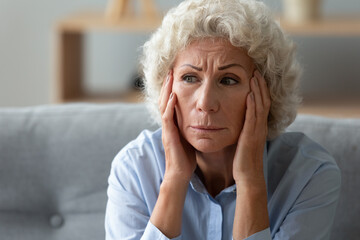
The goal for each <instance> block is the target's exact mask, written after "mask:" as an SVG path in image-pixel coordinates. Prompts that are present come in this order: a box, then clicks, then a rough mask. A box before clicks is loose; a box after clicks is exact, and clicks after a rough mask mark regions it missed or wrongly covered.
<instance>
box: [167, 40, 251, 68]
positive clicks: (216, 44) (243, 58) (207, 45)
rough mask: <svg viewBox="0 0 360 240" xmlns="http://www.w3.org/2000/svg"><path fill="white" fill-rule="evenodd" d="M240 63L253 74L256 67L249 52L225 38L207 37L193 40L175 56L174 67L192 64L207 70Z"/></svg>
mask: <svg viewBox="0 0 360 240" xmlns="http://www.w3.org/2000/svg"><path fill="white" fill-rule="evenodd" d="M233 63H238V64H241V65H242V66H244V67H245V68H246V69H248V71H249V72H248V74H250V75H252V72H253V71H254V69H255V64H254V62H253V60H252V59H251V58H250V57H249V56H248V54H247V52H246V51H245V50H244V49H242V48H238V47H234V46H233V45H232V44H231V43H230V41H228V40H225V39H213V38H205V39H199V40H195V41H193V42H191V43H190V44H189V45H188V46H187V47H186V48H185V49H184V50H182V51H180V52H179V53H178V55H177V57H176V58H175V61H174V67H179V66H178V65H182V64H191V65H194V66H196V67H199V68H203V70H204V71H206V70H207V69H208V68H216V69H217V68H218V67H220V66H223V65H227V64H233Z"/></svg>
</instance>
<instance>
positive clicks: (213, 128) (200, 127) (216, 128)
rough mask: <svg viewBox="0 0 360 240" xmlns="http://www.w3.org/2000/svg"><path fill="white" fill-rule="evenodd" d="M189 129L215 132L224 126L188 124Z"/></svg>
mask: <svg viewBox="0 0 360 240" xmlns="http://www.w3.org/2000/svg"><path fill="white" fill-rule="evenodd" d="M190 127H191V129H193V130H195V131H198V132H216V131H221V130H224V129H225V128H222V127H215V126H190Z"/></svg>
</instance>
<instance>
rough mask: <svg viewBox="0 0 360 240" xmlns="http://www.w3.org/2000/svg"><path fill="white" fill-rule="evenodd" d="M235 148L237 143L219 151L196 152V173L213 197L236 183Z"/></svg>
mask: <svg viewBox="0 0 360 240" xmlns="http://www.w3.org/2000/svg"><path fill="white" fill-rule="evenodd" d="M235 150H236V145H232V146H229V147H227V148H225V149H223V150H221V151H219V152H213V153H203V152H196V162H197V164H198V167H197V169H196V174H197V175H198V176H199V178H200V179H201V181H202V182H203V184H204V185H205V187H206V189H207V191H208V192H209V194H210V195H211V196H213V197H215V196H216V195H217V194H219V193H220V192H221V191H222V190H223V189H225V188H227V187H229V186H231V185H233V184H234V183H235V182H234V178H233V174H232V169H233V159H234V155H235Z"/></svg>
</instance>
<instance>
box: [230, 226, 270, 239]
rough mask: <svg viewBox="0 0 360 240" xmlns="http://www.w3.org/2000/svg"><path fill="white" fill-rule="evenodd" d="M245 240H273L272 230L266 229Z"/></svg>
mask: <svg viewBox="0 0 360 240" xmlns="http://www.w3.org/2000/svg"><path fill="white" fill-rule="evenodd" d="M233 240H234V239H233ZM244 240H271V233H270V228H266V229H264V230H262V231H260V232H257V233H254V234H253V235H251V236H250V237H247V238H245V239H244Z"/></svg>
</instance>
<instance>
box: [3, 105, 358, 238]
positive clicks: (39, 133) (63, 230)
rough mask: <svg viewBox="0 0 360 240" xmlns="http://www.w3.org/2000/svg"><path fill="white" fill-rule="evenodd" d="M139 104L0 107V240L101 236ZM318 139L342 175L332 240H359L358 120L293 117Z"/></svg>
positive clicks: (139, 124)
mask: <svg viewBox="0 0 360 240" xmlns="http://www.w3.org/2000/svg"><path fill="white" fill-rule="evenodd" d="M145 128H148V129H155V128H157V126H155V125H152V124H151V122H150V119H149V117H148V114H147V112H146V110H145V108H144V105H141V104H85V103H84V104H67V105H53V106H51V105H50V106H37V107H28V108H2V109H0V239H1V240H43V239H44V240H70V239H71V240H95V239H96V240H98V239H104V235H105V233H104V213H105V206H106V201H107V196H106V189H107V177H108V174H109V171H110V164H111V161H112V159H113V157H114V156H115V154H116V153H117V152H118V151H119V150H120V149H121V148H122V147H123V146H124V145H125V144H126V143H127V142H129V141H130V140H132V139H134V138H135V137H136V136H137V135H138V133H139V132H140V131H141V130H142V129H145ZM289 130H291V131H303V132H305V133H306V134H307V135H309V136H310V137H312V138H313V139H315V140H317V141H318V142H320V143H321V144H322V145H323V146H324V147H325V148H327V149H328V150H329V151H330V152H331V153H332V154H333V155H334V156H335V158H336V160H337V161H338V164H339V166H340V168H341V171H342V190H341V198H340V201H339V205H338V209H337V214H336V220H335V224H334V227H333V234H332V239H336V240H339V239H346V240H355V239H360V201H359V199H360V173H359V171H360V119H353V120H351V119H337V120H335V119H328V118H321V117H315V116H306V115H301V116H298V118H297V119H296V121H295V123H294V124H293V125H291V126H290V127H289Z"/></svg>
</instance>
